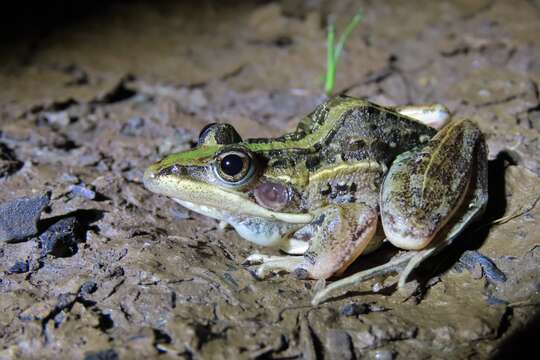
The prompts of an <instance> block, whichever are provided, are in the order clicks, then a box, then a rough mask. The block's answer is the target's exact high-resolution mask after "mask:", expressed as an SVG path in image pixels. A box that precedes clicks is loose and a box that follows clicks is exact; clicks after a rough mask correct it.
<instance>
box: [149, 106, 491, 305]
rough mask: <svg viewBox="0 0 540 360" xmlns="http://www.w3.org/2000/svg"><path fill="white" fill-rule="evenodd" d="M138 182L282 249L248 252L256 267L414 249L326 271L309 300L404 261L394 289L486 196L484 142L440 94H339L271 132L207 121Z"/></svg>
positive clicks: (260, 271)
mask: <svg viewBox="0 0 540 360" xmlns="http://www.w3.org/2000/svg"><path fill="white" fill-rule="evenodd" d="M144 184H145V186H146V187H147V188H148V189H149V190H150V191H153V192H155V193H158V194H163V195H166V196H169V197H171V198H172V199H174V200H175V201H177V202H178V203H180V204H181V205H183V206H185V207H186V208H188V209H191V210H193V211H195V212H198V213H201V214H203V215H206V216H210V217H212V218H215V219H218V220H220V221H221V222H224V223H226V224H229V225H230V226H232V227H233V228H234V229H235V230H236V231H237V232H238V234H239V235H240V236H241V237H243V238H245V239H246V240H249V241H251V242H253V243H255V244H258V245H261V246H271V247H276V248H279V249H281V250H282V251H283V252H284V253H286V254H287V255H284V256H266V255H263V254H259V253H256V254H253V255H251V256H249V257H248V258H247V259H246V263H247V264H248V265H258V268H257V270H256V274H257V275H258V276H259V277H260V278H264V277H266V276H268V275H270V274H272V273H276V272H290V273H293V274H295V275H296V276H297V277H298V278H301V279H328V278H330V277H339V276H340V275H341V274H342V273H343V272H344V271H345V270H346V269H347V267H349V265H350V264H351V263H352V262H353V261H355V260H356V259H357V257H358V256H360V255H361V254H366V253H369V252H371V251H373V250H375V249H377V247H378V246H379V245H380V244H381V243H382V242H383V241H384V240H385V239H386V240H387V241H389V242H390V243H392V244H393V245H395V246H397V247H398V248H400V249H406V250H412V251H410V252H408V253H407V254H406V255H405V256H400V257H398V258H397V259H396V260H392V261H390V262H388V263H386V264H383V265H381V266H378V267H376V268H373V269H369V270H366V271H363V272H359V273H357V274H354V275H352V276H350V277H346V278H342V279H340V280H337V281H335V282H333V283H331V284H330V285H329V286H328V287H326V288H325V289H323V290H321V291H319V292H318V293H317V294H316V295H315V297H314V298H313V301H312V303H313V304H318V303H320V302H322V301H324V300H325V299H326V298H328V297H329V296H330V295H331V294H332V293H333V292H335V291H337V290H338V289H342V288H344V287H347V286H350V285H351V284H356V283H358V282H361V281H363V280H365V279H368V278H370V277H373V276H377V275H380V274H386V273H388V272H391V271H401V275H400V279H399V282H398V288H399V289H403V288H404V286H405V284H406V281H407V278H408V275H409V274H410V273H411V272H412V271H413V269H414V268H415V267H416V266H418V265H419V264H420V263H421V262H422V261H423V260H424V259H426V258H427V257H429V256H432V255H433V254H435V253H436V252H438V251H440V250H441V249H443V248H444V247H446V246H448V245H449V244H450V243H451V242H452V241H453V240H454V239H455V238H456V236H457V235H458V234H459V233H460V232H462V231H463V229H465V227H466V226H467V225H468V224H470V223H471V222H472V221H474V220H475V219H476V218H478V217H479V216H480V215H481V214H482V213H483V211H484V208H485V206H486V203H487V155H486V144H485V140H484V137H483V135H482V133H481V132H480V130H479V128H478V127H477V126H476V125H475V124H474V123H472V122H471V121H469V120H450V117H449V113H448V110H447V109H446V108H445V107H444V106H441V105H431V106H408V107H396V108H390V107H383V106H379V105H376V104H373V103H371V102H368V101H366V100H361V99H357V98H352V97H347V96H336V97H332V98H329V99H328V100H326V101H325V102H323V103H322V104H321V105H319V106H318V107H317V108H316V109H315V110H314V111H313V112H312V113H310V114H308V115H307V116H306V117H304V118H303V119H302V120H301V121H300V123H299V124H298V126H297V128H296V129H295V130H294V131H292V132H290V133H287V134H285V135H282V136H279V137H276V138H256V139H246V140H243V139H242V138H241V137H240V135H239V134H238V133H237V131H236V130H235V129H234V128H233V127H232V126H231V125H229V124H218V123H216V124H211V125H208V126H206V127H205V128H204V129H203V130H202V131H201V133H200V136H199V139H198V144H197V146H196V147H195V148H194V149H192V150H188V151H184V152H180V153H176V154H171V155H169V156H167V157H165V158H164V159H162V160H161V161H159V162H157V163H155V164H153V165H151V166H150V167H149V168H148V169H147V170H146V171H145V173H144Z"/></svg>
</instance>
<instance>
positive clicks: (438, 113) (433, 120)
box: [394, 104, 450, 129]
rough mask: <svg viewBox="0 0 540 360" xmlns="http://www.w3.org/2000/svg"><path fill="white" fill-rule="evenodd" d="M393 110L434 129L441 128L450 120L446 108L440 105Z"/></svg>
mask: <svg viewBox="0 0 540 360" xmlns="http://www.w3.org/2000/svg"><path fill="white" fill-rule="evenodd" d="M394 110H395V111H396V112H398V113H400V114H402V115H405V116H408V117H412V118H413V119H415V120H418V121H420V122H421V123H423V124H425V125H428V126H431V127H433V128H435V129H440V128H442V127H443V126H444V125H445V124H446V123H447V122H448V120H449V119H450V112H449V111H448V108H447V107H446V106H444V105H441V104H433V105H407V106H396V107H394Z"/></svg>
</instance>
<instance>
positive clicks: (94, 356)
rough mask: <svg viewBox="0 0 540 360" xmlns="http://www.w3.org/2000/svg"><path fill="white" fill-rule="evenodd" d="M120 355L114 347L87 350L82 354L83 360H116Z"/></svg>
mask: <svg viewBox="0 0 540 360" xmlns="http://www.w3.org/2000/svg"><path fill="white" fill-rule="evenodd" d="M118 359H120V357H119V356H118V353H117V352H116V351H115V350H114V349H108V350H101V351H88V352H86V353H85V354H84V360H118Z"/></svg>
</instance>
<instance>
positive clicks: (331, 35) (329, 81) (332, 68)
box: [324, 11, 362, 96]
mask: <svg viewBox="0 0 540 360" xmlns="http://www.w3.org/2000/svg"><path fill="white" fill-rule="evenodd" d="M361 21H362V13H361V11H358V12H357V13H356V15H355V16H354V18H353V19H352V20H351V22H350V23H349V24H348V25H347V27H346V28H345V31H343V33H342V34H341V35H340V37H339V40H338V42H337V44H336V45H335V46H334V43H335V41H336V28H335V25H334V23H333V22H329V24H328V33H327V37H326V75H325V76H324V92H325V94H326V96H332V92H333V91H334V83H335V80H336V69H337V63H338V61H339V58H340V57H341V52H342V51H343V47H344V46H345V43H346V42H347V39H348V38H349V35H350V34H351V33H352V32H353V31H354V29H356V27H357V26H358V25H359V24H360V22H361Z"/></svg>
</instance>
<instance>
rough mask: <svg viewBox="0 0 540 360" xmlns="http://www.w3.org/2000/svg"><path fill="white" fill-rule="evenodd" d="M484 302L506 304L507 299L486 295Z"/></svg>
mask: <svg viewBox="0 0 540 360" xmlns="http://www.w3.org/2000/svg"><path fill="white" fill-rule="evenodd" d="M486 304H488V305H507V304H508V301H504V300H502V299H499V298H496V297H495V296H492V295H490V296H488V297H487V299H486Z"/></svg>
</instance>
